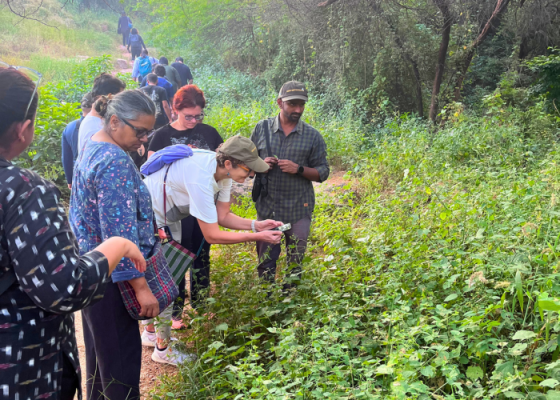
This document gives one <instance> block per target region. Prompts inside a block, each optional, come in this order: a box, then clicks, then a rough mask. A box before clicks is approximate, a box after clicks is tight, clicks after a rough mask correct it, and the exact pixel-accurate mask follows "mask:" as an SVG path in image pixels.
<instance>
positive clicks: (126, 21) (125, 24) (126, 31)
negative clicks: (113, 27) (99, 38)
mask: <svg viewBox="0 0 560 400" xmlns="http://www.w3.org/2000/svg"><path fill="white" fill-rule="evenodd" d="M131 28H132V21H131V20H130V18H129V17H127V15H126V13H125V12H124V11H123V12H121V17H120V18H119V23H118V28H117V33H120V34H121V35H122V45H123V46H126V45H128V36H129V35H130V29H131Z"/></svg>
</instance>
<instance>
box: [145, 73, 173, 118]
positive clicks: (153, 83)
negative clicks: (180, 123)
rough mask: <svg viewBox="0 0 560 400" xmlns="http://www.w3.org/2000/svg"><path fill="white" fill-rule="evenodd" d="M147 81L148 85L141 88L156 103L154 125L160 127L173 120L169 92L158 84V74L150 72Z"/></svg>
mask: <svg viewBox="0 0 560 400" xmlns="http://www.w3.org/2000/svg"><path fill="white" fill-rule="evenodd" d="M147 81H148V86H145V87H143V88H142V89H140V90H142V91H143V92H144V93H146V95H147V96H148V97H149V98H150V99H152V101H153V102H154V104H155V105H156V124H155V125H154V129H159V128H161V127H162V126H164V125H167V124H168V123H169V121H171V108H170V107H169V100H168V98H167V92H166V91H165V89H164V88H162V87H159V86H158V85H157V84H158V76H157V75H156V74H148V79H147Z"/></svg>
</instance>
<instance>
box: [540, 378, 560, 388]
mask: <svg viewBox="0 0 560 400" xmlns="http://www.w3.org/2000/svg"><path fill="white" fill-rule="evenodd" d="M540 385H541V386H543V387H549V388H551V389H554V388H555V387H556V386H558V385H560V382H558V381H557V380H556V379H552V378H549V379H545V380H544V381H542V382H541V383H540Z"/></svg>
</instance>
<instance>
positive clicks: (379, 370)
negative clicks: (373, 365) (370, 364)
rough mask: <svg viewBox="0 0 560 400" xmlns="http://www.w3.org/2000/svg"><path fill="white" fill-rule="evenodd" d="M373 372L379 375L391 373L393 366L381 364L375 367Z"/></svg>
mask: <svg viewBox="0 0 560 400" xmlns="http://www.w3.org/2000/svg"><path fill="white" fill-rule="evenodd" d="M375 373H377V374H379V375H389V374H392V373H393V368H391V367H388V366H386V365H381V366H379V367H377V369H376V370H375Z"/></svg>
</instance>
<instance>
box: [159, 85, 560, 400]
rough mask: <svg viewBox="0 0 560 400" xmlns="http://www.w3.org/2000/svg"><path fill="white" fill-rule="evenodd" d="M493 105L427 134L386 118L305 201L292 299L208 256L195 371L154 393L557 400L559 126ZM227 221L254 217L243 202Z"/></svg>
mask: <svg viewBox="0 0 560 400" xmlns="http://www.w3.org/2000/svg"><path fill="white" fill-rule="evenodd" d="M500 98H501V96H500V95H499V94H497V95H496V96H494V97H493V98H488V99H487V103H488V109H489V110H493V109H495V113H493V112H491V113H490V114H489V115H488V116H486V117H484V118H473V117H470V116H468V115H465V114H461V113H459V112H455V113H454V114H453V118H454V120H453V121H449V122H448V123H447V125H446V126H445V128H444V129H442V130H441V131H440V132H439V133H438V135H437V136H435V137H434V136H433V135H432V133H431V132H430V129H429V126H427V125H426V123H424V122H421V121H419V120H417V119H414V118H410V117H402V118H397V119H395V120H394V121H393V122H391V123H389V124H387V125H386V126H385V127H384V129H383V131H382V133H381V135H382V136H381V137H379V139H378V140H375V141H371V142H370V145H369V150H367V151H365V152H363V153H361V155H360V160H359V161H358V162H357V163H356V165H355V169H356V170H359V171H360V172H359V173H353V174H351V173H348V174H347V178H348V179H347V181H346V183H345V184H343V185H340V186H336V187H333V188H332V189H331V190H324V191H322V194H321V196H320V201H319V205H318V208H317V210H316V214H315V220H314V225H313V233H312V241H311V242H312V244H311V248H310V250H309V252H308V257H307V258H306V262H305V268H304V271H305V272H304V274H305V275H304V280H303V283H302V284H301V285H300V286H299V287H298V288H297V290H295V291H292V292H289V293H282V291H281V289H280V287H278V288H276V287H269V286H266V285H264V284H262V283H261V282H258V281H257V280H256V279H255V270H254V266H255V263H256V260H255V255H254V249H253V246H251V245H236V246H220V248H219V250H217V253H218V255H216V256H215V257H214V259H213V266H212V271H213V275H212V279H213V282H214V284H215V287H213V289H212V291H211V294H210V296H211V297H210V299H209V301H208V306H207V310H205V311H208V312H209V314H206V315H204V316H200V315H199V316H197V317H196V318H195V319H194V323H193V331H192V332H191V333H189V335H188V343H193V344H194V347H195V349H196V350H197V351H198V354H199V355H200V360H199V361H198V362H197V363H196V364H194V365H187V366H185V367H184V368H182V369H181V372H180V374H179V375H178V376H173V377H169V378H167V379H166V380H165V381H164V385H163V386H161V387H158V389H157V390H156V395H155V398H157V399H177V398H181V399H292V398H293V399H324V398H332V399H415V398H418V399H428V398H436V399H444V398H445V399H459V398H461V399H463V398H520V399H521V398H523V399H524V398H534V399H558V398H560V391H556V390H554V388H555V387H556V386H557V385H559V384H560V361H558V355H559V354H560V346H559V341H560V335H559V333H560V322H559V320H558V312H559V311H560V301H558V300H556V299H555V297H556V296H558V295H559V293H560V292H559V291H560V286H558V254H559V251H560V247H559V246H560V239H559V237H560V220H559V216H560V213H559V211H558V203H559V199H558V195H557V190H558V188H559V187H560V186H559V185H560V182H559V181H558V173H559V169H558V168H559V162H560V159H559V156H558V155H559V154H560V152H559V150H560V149H559V148H558V145H557V144H556V142H555V138H556V137H557V135H558V133H559V132H558V129H557V127H556V126H557V125H556V124H557V122H556V121H555V118H554V117H551V116H548V115H547V114H546V113H544V112H542V111H540V110H542V107H540V106H538V105H537V106H535V107H534V108H533V109H531V111H530V112H531V113H532V114H531V118H527V115H526V114H525V112H519V111H517V110H515V109H513V110H510V111H506V110H502V111H503V112H502V111H500V110H501V105H500V104H499V102H500V101H501V100H500ZM494 102H498V104H497V105H496V106H495V107H494V105H493V103H494ZM343 135H344V134H343ZM235 212H237V213H240V214H242V215H247V216H251V217H254V209H253V207H252V205H251V202H250V200H249V199H248V198H242V199H241V200H240V203H239V204H238V205H237V206H236V207H235ZM271 293H272V294H271ZM270 294H271V295H270ZM208 315H212V316H213V317H212V318H210V319H209V317H208Z"/></svg>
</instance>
